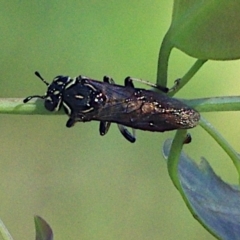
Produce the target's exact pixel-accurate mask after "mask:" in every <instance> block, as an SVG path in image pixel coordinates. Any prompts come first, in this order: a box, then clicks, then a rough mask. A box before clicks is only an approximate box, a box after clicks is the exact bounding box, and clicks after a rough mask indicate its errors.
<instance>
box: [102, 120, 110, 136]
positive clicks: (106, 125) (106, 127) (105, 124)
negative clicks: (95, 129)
mask: <svg viewBox="0 0 240 240" xmlns="http://www.w3.org/2000/svg"><path fill="white" fill-rule="evenodd" d="M110 125H111V122H106V121H100V124H99V133H100V135H101V136H104V135H105V134H106V133H107V132H108V130H109V128H110Z"/></svg>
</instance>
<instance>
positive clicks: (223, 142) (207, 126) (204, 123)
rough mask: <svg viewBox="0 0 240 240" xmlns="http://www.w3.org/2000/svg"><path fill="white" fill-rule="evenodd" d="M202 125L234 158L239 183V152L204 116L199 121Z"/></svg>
mask: <svg viewBox="0 0 240 240" xmlns="http://www.w3.org/2000/svg"><path fill="white" fill-rule="evenodd" d="M199 124H200V126H201V127H202V128H203V129H204V130H205V131H206V132H208V134H209V135H210V136H212V138H213V139H214V140H215V141H216V142H217V143H218V144H219V145H220V146H221V148H222V149H223V150H224V151H225V152H226V153H227V154H228V156H229V157H230V158H231V159H232V161H233V164H234V165H235V167H236V169H237V171H238V175H239V183H240V156H239V154H238V153H237V152H236V151H235V150H234V149H233V148H232V146H231V145H230V144H229V143H228V142H227V141H226V140H225V139H224V138H223V136H222V135H221V134H220V133H219V132H218V131H217V130H216V129H215V128H214V127H213V126H212V125H211V124H210V123H209V122H208V121H207V120H205V119H204V118H203V117H202V116H201V119H200V122H199Z"/></svg>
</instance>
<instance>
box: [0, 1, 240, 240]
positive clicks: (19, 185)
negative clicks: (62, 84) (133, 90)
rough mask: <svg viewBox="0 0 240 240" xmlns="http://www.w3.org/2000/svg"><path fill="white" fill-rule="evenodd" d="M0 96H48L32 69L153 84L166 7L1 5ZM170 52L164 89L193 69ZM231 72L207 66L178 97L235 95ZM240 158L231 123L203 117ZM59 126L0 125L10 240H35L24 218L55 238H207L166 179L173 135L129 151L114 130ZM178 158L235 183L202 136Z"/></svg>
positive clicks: (140, 142) (144, 138)
mask: <svg viewBox="0 0 240 240" xmlns="http://www.w3.org/2000/svg"><path fill="white" fill-rule="evenodd" d="M0 6H1V7H0V30H1V37H0V44H1V45H0V48H1V59H0V61H1V81H0V87H1V91H0V97H2V98H4V97H22V98H24V97H26V96H29V95H31V94H40V95H41V94H43V93H44V92H45V90H46V87H45V85H44V84H42V83H41V82H40V81H39V80H38V79H37V78H36V77H35V76H34V74H33V73H34V71H35V70H38V71H40V73H41V74H42V75H43V77H44V78H45V79H47V80H48V81H51V79H52V78H53V77H55V76H56V75H60V74H63V75H70V76H72V77H74V76H77V75H80V74H82V75H86V76H89V77H92V78H95V79H99V80H101V79H102V77H103V76H104V75H109V76H112V77H113V78H114V79H115V81H116V82H117V83H119V84H122V83H123V80H124V78H125V77H126V76H133V77H138V78H143V79H147V80H149V81H152V82H155V80H156V66H157V58H158V51H159V47H160V42H161V40H162V38H163V36H164V34H165V32H166V31H167V29H168V26H169V24H170V21H171V8H172V1H163V0H161V1H150V2H149V1H142V0H140V1H139V0H138V1H131V2H129V1H125V0H124V1H121V2H120V1H51V0H50V1H2V2H1V5H0ZM194 61H195V60H194V59H192V58H190V57H188V56H186V55H185V54H183V53H181V52H179V51H177V50H174V51H173V53H172V56H171V61H170V69H169V79H170V80H171V81H170V83H169V86H171V85H172V84H173V82H174V80H175V79H176V78H179V77H181V76H182V75H183V74H184V73H185V72H186V71H187V70H188V69H189V68H190V66H191V65H192V64H193V63H194ZM239 74H240V62H239V61H230V62H214V61H211V62H208V63H207V64H206V65H205V66H204V67H203V68H202V69H201V71H200V72H199V73H198V74H197V75H196V76H195V77H194V79H192V81H191V82H190V83H189V84H188V85H187V86H186V87H185V88H184V89H183V90H182V91H181V92H180V93H179V94H178V95H177V97H181V98H198V97H209V96H222V95H225V96H227V95H239V91H240V90H239V87H238V86H239V81H238V80H239ZM203 115H204V116H205V117H207V119H208V120H209V121H210V122H211V123H213V124H214V125H215V126H216V128H217V129H219V131H220V132H222V134H223V135H224V136H225V137H226V139H228V140H229V141H230V142H231V144H232V145H233V146H234V147H235V148H237V149H238V147H239V135H240V134H239V128H238V122H239V117H240V116H239V113H212V114H210V113H208V114H203ZM66 121H67V116H13V115H1V118H0V124H1V126H2V127H1V144H0V156H1V160H0V162H1V163H0V166H1V167H0V203H1V204H0V218H1V219H2V221H3V222H4V223H5V224H6V226H7V227H8V229H9V231H10V232H11V234H12V235H13V237H14V239H34V234H35V230H34V223H33V216H34V215H35V214H38V215H40V216H42V217H43V218H44V219H45V220H46V221H47V222H48V223H49V224H50V225H51V227H52V228H53V231H54V236H55V239H58V240H65V239H82V240H94V239H96V240H97V239H116V240H120V239H131V240H135V239H138V240H139V239H140V240H144V239H154V240H155V239H167V240H171V239H191V240H197V239H214V238H213V237H212V236H211V235H210V234H209V233H207V232H206V231H205V230H204V229H203V227H202V226H200V225H199V223H198V222H197V221H195V220H194V219H193V217H192V216H191V214H190V213H189V211H188V209H187V207H186V206H185V204H184V202H183V200H182V199H181V197H180V195H179V194H178V192H177V190H176V189H175V188H174V186H173V184H172V182H171V181H170V179H169V176H168V173H167V169H166V163H165V161H164V159H163V157H162V155H161V146H162V143H163V141H164V139H166V138H169V137H173V136H174V132H170V133H164V134H160V133H149V132H143V131H142V132H141V131H137V138H138V139H137V142H136V143H135V144H130V143H129V142H127V141H126V140H125V139H124V138H123V137H122V136H121V134H120V133H119V131H118V129H117V127H116V125H114V124H113V125H112V127H111V129H110V131H109V133H108V134H107V135H106V136H104V137H101V136H100V135H99V133H98V123H97V122H91V123H85V124H84V123H78V124H76V126H75V127H73V128H71V129H67V128H66V127H65V123H66ZM190 132H191V134H192V138H193V141H192V143H191V144H189V145H187V146H186V147H185V150H186V152H187V153H188V154H189V155H190V156H191V157H193V158H194V159H196V160H197V161H199V159H200V157H201V156H205V157H206V158H207V159H208V160H209V161H210V164H211V165H212V167H213V168H214V169H215V171H216V172H217V174H218V175H221V177H222V178H223V179H224V180H226V181H228V182H231V183H237V175H236V172H235V169H234V168H233V166H232V163H231V162H230V160H229V158H228V157H227V155H226V154H225V153H224V152H223V151H222V150H221V149H220V148H219V147H218V145H217V144H216V143H215V142H214V141H213V140H212V139H211V138H210V137H209V136H208V135H207V134H206V133H205V132H204V131H203V130H202V129H201V128H200V127H197V128H195V129H193V130H191V131H190ZM0 238H1V237H0Z"/></svg>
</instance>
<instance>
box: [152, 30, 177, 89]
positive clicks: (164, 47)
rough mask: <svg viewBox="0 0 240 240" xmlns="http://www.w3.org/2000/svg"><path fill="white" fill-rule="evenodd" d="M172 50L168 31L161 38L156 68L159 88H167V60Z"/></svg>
mask: <svg viewBox="0 0 240 240" xmlns="http://www.w3.org/2000/svg"><path fill="white" fill-rule="evenodd" d="M172 49H173V45H172V44H171V41H170V32H169V31H168V32H167V33H166V35H165V36H164V38H163V41H162V44H161V47H160V51H159V55H158V67H157V81H156V84H157V85H159V86H163V87H166V86H167V72H168V60H169V57H170V53H171V51H172Z"/></svg>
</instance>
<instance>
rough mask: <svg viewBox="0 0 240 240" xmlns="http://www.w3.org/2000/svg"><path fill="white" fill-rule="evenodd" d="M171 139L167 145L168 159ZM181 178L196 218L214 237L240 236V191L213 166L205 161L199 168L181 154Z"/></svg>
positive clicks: (235, 238) (232, 238) (231, 239)
mask: <svg viewBox="0 0 240 240" xmlns="http://www.w3.org/2000/svg"><path fill="white" fill-rule="evenodd" d="M170 147H171V140H167V141H166V142H165V143H164V146H163V154H164V157H165V158H167V157H168V154H169V150H170ZM178 169H179V178H180V182H181V186H182V189H183V191H184V193H185V197H186V199H187V200H188V203H189V205H190V207H191V209H190V210H191V212H192V214H193V215H194V217H195V218H196V219H197V220H198V221H199V222H200V223H201V224H202V225H203V226H204V227H205V228H207V229H208V230H209V231H210V232H211V233H212V234H213V235H215V236H216V237H218V238H220V239H225V240H238V239H239V236H240V190H239V188H237V187H236V186H233V185H230V184H227V183H225V182H224V181H222V180H221V178H220V177H218V176H217V175H216V174H215V173H214V171H213V169H212V168H211V166H210V165H209V163H208V162H207V161H206V160H205V159H204V158H202V160H201V163H200V164H199V165H198V164H196V163H195V162H194V161H193V160H192V159H190V158H189V157H188V156H187V155H186V154H185V153H183V152H182V153H181V156H180V161H179V165H178Z"/></svg>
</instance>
